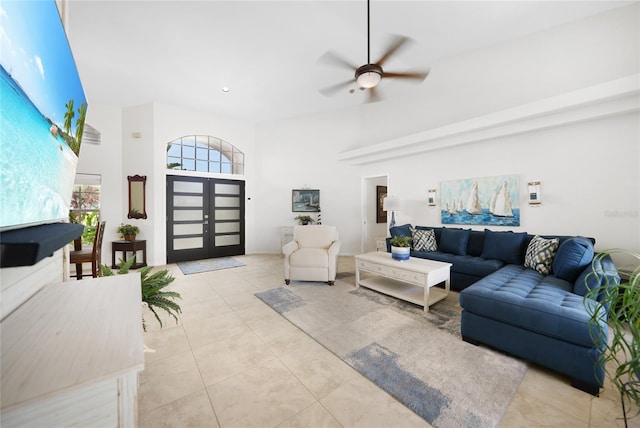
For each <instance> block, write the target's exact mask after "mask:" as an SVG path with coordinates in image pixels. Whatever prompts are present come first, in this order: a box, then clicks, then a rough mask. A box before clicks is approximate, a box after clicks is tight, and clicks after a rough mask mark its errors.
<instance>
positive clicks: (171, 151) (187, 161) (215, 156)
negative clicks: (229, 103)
mask: <svg viewBox="0 0 640 428" xmlns="http://www.w3.org/2000/svg"><path fill="white" fill-rule="evenodd" d="M167 169H174V170H180V171H198V172H212V173H222V174H239V175H243V174H244V153H242V152H241V151H240V150H238V149H237V148H236V147H235V146H234V145H232V144H231V143H228V142H226V141H224V140H221V139H220V138H216V137H211V136H209V135H187V136H184V137H181V138H177V139H175V140H173V141H171V142H170V143H168V144H167Z"/></svg>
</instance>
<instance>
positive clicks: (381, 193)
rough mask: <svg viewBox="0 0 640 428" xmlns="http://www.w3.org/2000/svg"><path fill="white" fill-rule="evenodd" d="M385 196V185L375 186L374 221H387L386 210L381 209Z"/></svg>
mask: <svg viewBox="0 0 640 428" xmlns="http://www.w3.org/2000/svg"><path fill="white" fill-rule="evenodd" d="M386 197H387V186H376V223H386V222H387V212H386V211H385V210H384V209H383V207H384V205H383V203H384V198H386Z"/></svg>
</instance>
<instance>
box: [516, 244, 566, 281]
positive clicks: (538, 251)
mask: <svg viewBox="0 0 640 428" xmlns="http://www.w3.org/2000/svg"><path fill="white" fill-rule="evenodd" d="M559 245H560V240H559V239H558V238H552V239H545V238H543V237H542V236H539V235H536V236H535V237H534V238H533V239H532V240H531V242H529V245H528V246H527V251H526V252H525V255H524V267H530V268H532V269H535V270H537V271H538V272H540V273H541V274H543V275H548V274H550V273H551V264H552V263H553V259H554V257H555V255H556V251H557V250H558V246H559Z"/></svg>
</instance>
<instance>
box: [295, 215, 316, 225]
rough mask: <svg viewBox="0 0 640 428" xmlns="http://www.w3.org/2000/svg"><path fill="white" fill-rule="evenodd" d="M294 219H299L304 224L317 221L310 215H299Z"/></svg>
mask: <svg viewBox="0 0 640 428" xmlns="http://www.w3.org/2000/svg"><path fill="white" fill-rule="evenodd" d="M294 220H298V222H299V223H300V224H302V225H307V224H313V223H314V222H315V220H314V219H312V218H311V217H310V216H308V215H299V216H298V217H296V218H294Z"/></svg>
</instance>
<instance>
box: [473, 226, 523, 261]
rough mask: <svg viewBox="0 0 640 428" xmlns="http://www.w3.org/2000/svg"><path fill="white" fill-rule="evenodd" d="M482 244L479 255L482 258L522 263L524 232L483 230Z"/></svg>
mask: <svg viewBox="0 0 640 428" xmlns="http://www.w3.org/2000/svg"><path fill="white" fill-rule="evenodd" d="M484 234H485V236H484V246H483V248H482V254H481V255H480V257H482V258H483V259H496V260H502V261H503V262H505V263H508V264H514V265H518V264H522V251H523V249H524V241H525V239H526V237H527V234H526V232H522V233H514V232H493V231H491V230H489V229H485V230H484Z"/></svg>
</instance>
